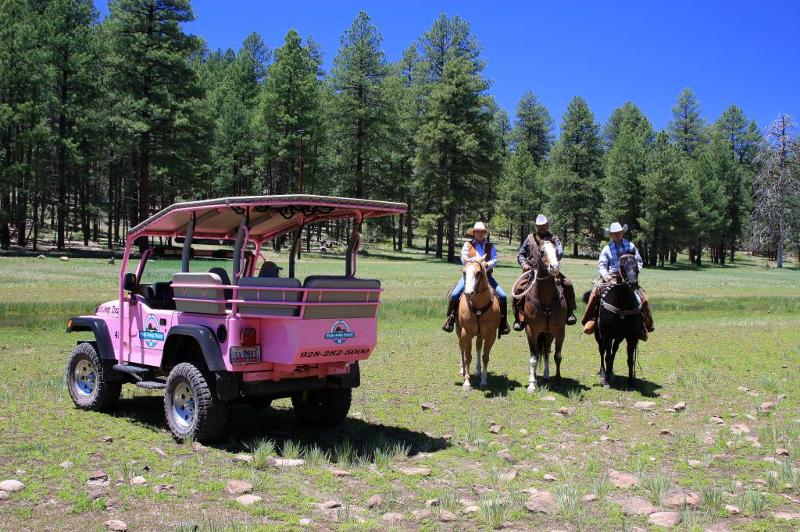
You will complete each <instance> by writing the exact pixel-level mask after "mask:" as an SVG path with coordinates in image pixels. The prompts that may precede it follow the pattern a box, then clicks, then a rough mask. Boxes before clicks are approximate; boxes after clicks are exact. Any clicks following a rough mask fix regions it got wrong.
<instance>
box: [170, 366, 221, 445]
mask: <svg viewBox="0 0 800 532" xmlns="http://www.w3.org/2000/svg"><path fill="white" fill-rule="evenodd" d="M226 412H227V405H226V404H225V402H224V401H221V400H219V399H218V398H216V397H215V396H214V393H213V392H212V390H211V388H210V386H209V384H208V380H207V379H206V376H205V375H203V373H202V372H201V371H200V370H199V369H197V368H196V367H195V366H194V365H192V364H189V363H188V362H182V363H180V364H178V365H177V366H175V367H174V368H172V371H170V373H169V377H168V378H167V386H166V389H165V393H164V413H165V415H166V418H167V424H168V425H169V429H170V431H171V432H172V434H173V436H175V438H176V439H178V440H184V439H186V438H191V439H194V440H195V441H198V442H201V443H205V442H211V441H214V440H216V439H218V438H219V437H220V436H221V435H222V432H223V430H224V429H225V418H226Z"/></svg>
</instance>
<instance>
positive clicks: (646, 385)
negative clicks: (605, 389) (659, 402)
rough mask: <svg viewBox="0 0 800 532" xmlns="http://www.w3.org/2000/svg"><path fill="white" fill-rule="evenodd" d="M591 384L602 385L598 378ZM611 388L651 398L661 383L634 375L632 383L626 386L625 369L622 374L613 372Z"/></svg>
mask: <svg viewBox="0 0 800 532" xmlns="http://www.w3.org/2000/svg"><path fill="white" fill-rule="evenodd" d="M592 386H593V387H597V386H602V385H601V384H600V379H599V378H598V380H597V383H596V384H593V385H592ZM611 389H613V390H618V391H621V392H639V394H640V395H641V396H642V397H649V398H653V397H658V396H659V394H658V393H657V392H658V390H660V389H661V385H660V384H658V383H655V382H653V381H649V380H647V379H642V378H641V377H636V378H634V379H633V384H632V385H630V386H628V375H627V370H626V373H625V374H624V375H619V374H617V373H615V374H614V376H613V378H612V379H611Z"/></svg>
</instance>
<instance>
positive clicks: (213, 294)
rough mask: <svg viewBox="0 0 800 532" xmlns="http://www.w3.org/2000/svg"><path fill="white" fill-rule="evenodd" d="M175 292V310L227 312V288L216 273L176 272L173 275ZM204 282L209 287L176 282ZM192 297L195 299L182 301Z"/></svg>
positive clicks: (212, 312) (198, 312) (205, 312)
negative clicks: (187, 285) (189, 285)
mask: <svg viewBox="0 0 800 532" xmlns="http://www.w3.org/2000/svg"><path fill="white" fill-rule="evenodd" d="M172 283H173V287H172V290H173V292H174V294H175V296H174V297H175V310H180V311H183V312H194V313H197V314H225V303H224V299H225V290H224V289H223V288H222V286H223V283H222V279H220V277H219V275H217V274H215V273H176V274H175V275H173V276H172ZM176 283H177V284H182V283H183V284H203V285H208V288H205V287H204V288H197V287H182V286H174V285H175V284H176ZM180 298H191V299H194V300H195V301H181V300H180Z"/></svg>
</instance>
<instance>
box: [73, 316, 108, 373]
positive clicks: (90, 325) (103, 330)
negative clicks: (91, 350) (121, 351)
mask: <svg viewBox="0 0 800 532" xmlns="http://www.w3.org/2000/svg"><path fill="white" fill-rule="evenodd" d="M77 331H90V332H92V333H93V334H94V343H95V344H96V349H97V354H98V355H100V358H102V359H103V360H109V361H113V362H116V360H117V356H116V354H115V353H114V344H113V342H112V341H111V334H109V331H108V326H107V325H106V322H105V320H104V319H103V318H96V317H91V316H76V317H74V318H71V319H70V320H69V322H68V326H67V332H68V333H71V332H77Z"/></svg>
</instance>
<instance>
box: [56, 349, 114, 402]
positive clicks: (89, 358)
mask: <svg viewBox="0 0 800 532" xmlns="http://www.w3.org/2000/svg"><path fill="white" fill-rule="evenodd" d="M112 371H113V370H112V369H111V368H110V367H109V366H108V365H105V364H104V363H103V359H101V358H100V356H99V355H98V354H97V351H96V350H95V348H94V347H93V346H92V344H90V343H82V344H78V345H77V346H75V349H73V350H72V354H71V355H70V357H69V362H67V389H68V390H69V395H70V397H72V402H73V403H75V406H77V407H78V408H80V409H82V410H95V411H98V412H110V411H111V410H113V409H114V407H115V406H116V405H117V401H118V400H119V394H120V392H121V391H122V382H121V381H109V376H110V373H111V372H112Z"/></svg>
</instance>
